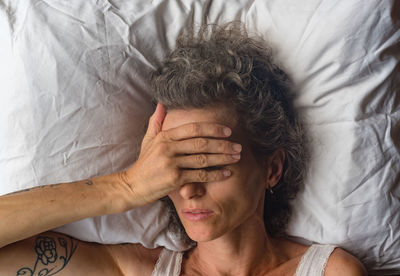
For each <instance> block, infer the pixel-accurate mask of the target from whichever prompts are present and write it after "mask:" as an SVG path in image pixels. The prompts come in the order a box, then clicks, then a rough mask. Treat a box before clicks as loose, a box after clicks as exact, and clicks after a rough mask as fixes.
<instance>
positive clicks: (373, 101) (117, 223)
mask: <svg viewBox="0 0 400 276" xmlns="http://www.w3.org/2000/svg"><path fill="white" fill-rule="evenodd" d="M2 3H3V4H1V5H0V44H1V47H2V51H0V60H2V63H0V84H1V86H2V90H3V91H5V93H1V95H0V97H1V98H0V105H1V108H0V156H1V159H0V179H1V180H2V185H1V187H0V193H1V194H5V193H8V192H12V191H15V190H20V189H24V188H28V187H32V186H38V185H45V184H51V183H57V182H68V181H73V180H78V179H85V178H89V177H93V176H97V175H103V174H108V173H112V172H115V171H119V170H122V169H126V168H128V167H129V166H130V165H131V164H132V163H133V162H134V160H135V158H136V156H137V151H138V149H139V145H140V141H141V137H142V135H143V133H144V127H145V124H146V121H147V119H148V117H149V116H150V114H151V113H152V110H153V108H154V107H153V105H152V103H151V91H150V88H149V87H150V86H149V83H148V75H149V73H150V71H151V70H152V69H154V68H155V66H156V65H157V64H159V62H160V61H161V60H162V58H163V57H164V56H165V55H166V54H167V53H168V52H169V51H170V50H171V49H173V48H174V45H175V40H176V38H177V36H178V34H179V33H180V32H181V31H182V30H186V29H187V28H188V27H190V26H193V25H196V24H197V25H199V24H201V23H225V22H228V21H232V20H241V21H243V22H245V24H246V26H247V28H248V30H249V31H250V32H253V33H255V34H258V35H261V36H262V37H264V38H265V39H266V40H267V41H268V42H269V43H270V44H271V45H272V46H273V48H274V49H275V51H276V58H277V60H278V61H279V62H280V63H281V64H282V66H283V67H284V68H285V69H286V71H287V72H288V73H289V75H291V76H292V78H293V81H294V85H295V90H296V105H297V107H298V108H299V109H300V110H301V111H302V112H303V114H304V116H305V121H306V126H307V129H308V130H309V134H310V137H311V140H312V141H311V142H312V143H311V145H312V159H311V163H310V170H309V175H308V177H307V180H306V183H305V188H304V190H303V191H301V193H300V194H299V196H298V198H297V199H296V200H295V201H294V202H293V206H294V213H293V218H292V220H291V223H290V226H289V234H290V235H291V236H292V237H293V238H295V239H298V240H305V241H308V242H318V243H334V244H337V245H340V246H341V247H343V248H345V249H346V250H348V251H349V252H351V253H353V254H355V255H356V256H357V257H359V258H360V259H361V261H363V262H364V263H365V264H366V266H367V268H368V270H369V273H370V274H375V273H379V274H380V275H398V274H399V273H400V251H399V250H398V249H399V248H400V223H399V222H400V212H399V210H400V199H399V198H400V187H399V184H398V183H399V179H400V174H399V171H400V162H399V159H400V154H399V152H400V150H399V149H400V144H399V141H400V113H399V110H400V109H399V102H400V101H399V97H398V95H399V87H400V72H399V70H400V69H399V68H400V66H399V58H400V50H399V49H400V45H399V40H400V31H399V29H400V28H399V27H400V23H399V20H400V19H399V18H400V9H399V6H400V5H399V3H398V1H396V0H392V1H389V0H387V1H373V0H368V1H322V0H307V1H301V2H299V1H296V0H281V1H272V0H270V1H250V0H240V1H234V2H227V1H222V0H218V1H195V0H190V1H178V0H177V1H145V0H141V1H139V0H138V1H130V0H117V1H112V2H111V1H107V0H97V1H94V0H93V1H83V0H76V1H61V0H24V1H17V0H13V1H11V0H6V1H3V2H2ZM166 218H167V217H166V214H165V213H164V209H163V208H162V205H161V204H160V203H159V202H158V203H155V204H154V205H152V206H145V207H143V208H141V209H135V210H131V211H130V212H127V213H124V214H118V215H113V216H104V217H99V218H90V219H86V220H83V221H80V222H76V223H74V224H70V225H67V226H64V227H62V228H60V229H58V230H59V231H63V232H64V233H67V234H70V235H73V236H75V237H77V238H80V239H83V240H88V241H97V242H103V243H120V242H138V241H139V242H142V243H143V244H144V245H145V246H147V247H155V246H166V247H168V248H170V249H174V250H178V249H184V248H185V247H184V245H182V244H180V243H179V242H178V241H177V240H176V237H174V235H173V233H169V232H168V231H167V229H166V227H167V224H168V221H167V219H166Z"/></svg>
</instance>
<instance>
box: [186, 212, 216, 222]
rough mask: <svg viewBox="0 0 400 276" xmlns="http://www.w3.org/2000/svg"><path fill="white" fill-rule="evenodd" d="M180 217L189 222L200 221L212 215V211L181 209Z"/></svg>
mask: <svg viewBox="0 0 400 276" xmlns="http://www.w3.org/2000/svg"><path fill="white" fill-rule="evenodd" d="M182 215H183V217H185V218H186V219H187V220H190V221H201V220H205V219H207V218H209V217H211V216H212V215H214V211H212V210H208V209H183V210H182Z"/></svg>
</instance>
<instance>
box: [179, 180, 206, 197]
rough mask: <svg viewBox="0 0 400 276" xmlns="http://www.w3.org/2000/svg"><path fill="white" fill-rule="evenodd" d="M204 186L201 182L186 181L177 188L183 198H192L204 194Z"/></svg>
mask: <svg viewBox="0 0 400 276" xmlns="http://www.w3.org/2000/svg"><path fill="white" fill-rule="evenodd" d="M205 192H206V191H205V188H204V185H203V183H197V182H193V183H187V184H184V185H182V186H181V187H180V188H179V194H180V196H181V197H182V198H184V199H192V198H195V197H201V196H203V195H204V194H205Z"/></svg>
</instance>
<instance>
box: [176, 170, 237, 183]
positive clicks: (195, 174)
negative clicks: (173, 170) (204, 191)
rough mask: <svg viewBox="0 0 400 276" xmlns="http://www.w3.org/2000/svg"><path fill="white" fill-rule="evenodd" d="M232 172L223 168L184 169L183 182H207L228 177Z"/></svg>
mask: <svg viewBox="0 0 400 276" xmlns="http://www.w3.org/2000/svg"><path fill="white" fill-rule="evenodd" d="M231 174H232V172H231V171H230V170H227V169H221V170H212V171H207V170H183V171H182V173H181V181H182V183H193V182H197V183H205V182H216V181H222V180H225V179H227V178H228V177H229V176H230V175H231Z"/></svg>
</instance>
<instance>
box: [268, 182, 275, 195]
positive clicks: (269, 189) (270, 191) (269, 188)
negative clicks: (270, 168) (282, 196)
mask: <svg viewBox="0 0 400 276" xmlns="http://www.w3.org/2000/svg"><path fill="white" fill-rule="evenodd" d="M268 191H269V193H270V194H271V195H273V194H274V190H272V188H271V186H270V185H269V184H268Z"/></svg>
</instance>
